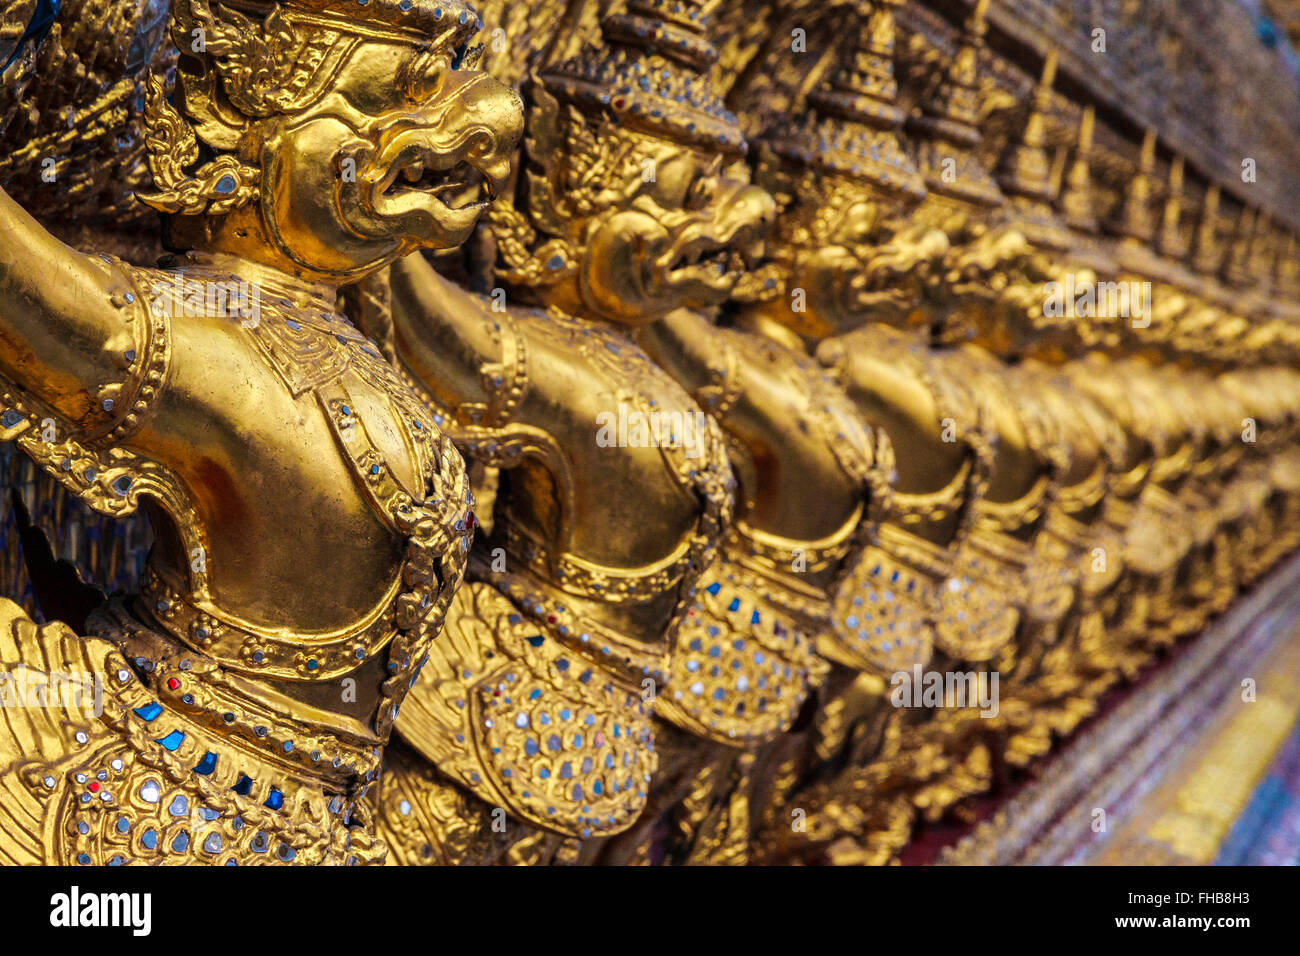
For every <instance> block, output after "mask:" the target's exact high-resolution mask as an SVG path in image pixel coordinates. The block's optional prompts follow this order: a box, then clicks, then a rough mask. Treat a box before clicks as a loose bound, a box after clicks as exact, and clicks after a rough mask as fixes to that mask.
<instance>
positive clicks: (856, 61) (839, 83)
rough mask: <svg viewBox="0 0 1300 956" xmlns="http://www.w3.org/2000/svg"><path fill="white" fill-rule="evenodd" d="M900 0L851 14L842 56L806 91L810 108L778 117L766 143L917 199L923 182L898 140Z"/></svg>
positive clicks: (782, 153)
mask: <svg viewBox="0 0 1300 956" xmlns="http://www.w3.org/2000/svg"><path fill="white" fill-rule="evenodd" d="M899 5H900V3H899V0H876V2H874V3H872V4H871V5H870V8H869V12H868V13H867V15H866V16H865V17H863V18H861V19H860V20H859V21H858V33H857V39H856V43H855V44H854V45H853V48H852V50H851V51H850V55H849V56H848V58H847V60H846V62H844V63H843V64H842V65H840V66H839V67H838V68H837V69H835V70H833V71H832V72H831V75H830V77H829V78H828V79H827V81H826V82H825V83H824V84H823V85H822V86H820V87H819V88H817V89H816V90H814V91H813V92H812V93H810V94H808V106H809V108H810V109H809V111H808V112H807V113H806V114H805V115H803V116H800V117H797V118H793V119H792V120H791V121H790V122H788V123H783V124H781V125H779V126H778V127H777V128H776V129H775V130H774V131H773V132H772V134H771V135H770V136H769V137H768V143H769V144H770V145H771V147H772V150H773V151H774V152H775V153H777V154H778V155H780V156H783V157H785V158H786V159H790V160H794V161H795V162H799V163H803V164H805V165H815V166H820V167H821V168H823V169H826V170H829V171H830V172H834V173H839V174H842V175H847V176H851V177H854V178H855V179H860V180H863V181H866V182H868V183H870V184H871V185H874V186H879V187H881V188H884V189H886V190H889V191H892V192H894V193H901V194H902V195H904V196H907V197H910V198H911V199H914V200H919V199H921V198H922V197H923V196H924V195H925V182H924V180H923V179H922V178H921V175H920V173H918V172H917V170H916V167H915V166H913V165H912V161H911V159H910V158H909V157H908V156H907V154H906V153H904V152H903V149H902V146H901V145H900V144H899V141H898V128H899V127H900V126H901V125H902V122H903V116H904V114H903V111H902V110H901V109H900V108H899V107H898V106H897V105H896V103H895V99H896V97H897V95H898V83H897V81H896V80H895V79H894V34H895V26H894V8H895V7H897V6H899Z"/></svg>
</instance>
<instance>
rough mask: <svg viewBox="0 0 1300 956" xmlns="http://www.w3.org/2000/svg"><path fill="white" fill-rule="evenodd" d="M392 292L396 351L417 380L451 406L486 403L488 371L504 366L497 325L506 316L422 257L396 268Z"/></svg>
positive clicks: (408, 257) (413, 258) (409, 258)
mask: <svg viewBox="0 0 1300 956" xmlns="http://www.w3.org/2000/svg"><path fill="white" fill-rule="evenodd" d="M392 291H393V326H394V331H395V332H396V335H397V351H398V353H399V354H400V355H401V357H402V360H403V361H404V362H405V363H406V364H407V365H408V366H409V367H410V369H411V371H412V372H413V373H414V374H415V376H416V377H417V378H418V379H419V380H420V381H421V382H422V383H424V384H425V386H426V387H427V388H429V389H430V391H431V392H432V393H433V395H434V397H435V398H437V399H438V400H439V401H440V402H442V403H444V404H446V405H447V406H449V407H456V406H458V405H461V404H464V403H466V402H469V403H484V402H487V401H488V400H489V399H490V393H489V390H488V388H487V387H485V381H484V374H483V372H484V369H485V367H487V366H492V365H496V364H498V363H500V362H501V357H502V346H501V334H500V331H499V329H498V325H499V324H500V323H501V322H503V321H506V320H507V316H506V314H505V313H504V312H494V311H493V310H492V307H491V303H490V302H489V301H488V300H486V299H483V298H482V297H480V296H476V295H472V294H471V293H469V292H466V291H465V290H464V289H462V288H460V287H459V286H457V285H456V284H455V283H454V282H451V281H449V280H447V279H444V278H443V277H442V276H440V275H439V274H438V273H437V271H436V270H435V269H434V268H433V266H432V265H430V264H429V263H428V261H426V260H425V258H424V257H423V256H422V255H420V254H418V253H416V254H415V255H411V256H407V257H406V258H405V259H403V260H401V261H400V262H398V263H396V264H395V265H394V266H393V270H392ZM488 378H489V380H490V379H491V376H488Z"/></svg>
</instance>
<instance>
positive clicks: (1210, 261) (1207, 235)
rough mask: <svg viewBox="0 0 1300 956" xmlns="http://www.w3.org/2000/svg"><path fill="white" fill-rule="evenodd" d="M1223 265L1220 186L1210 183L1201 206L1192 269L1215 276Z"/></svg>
mask: <svg viewBox="0 0 1300 956" xmlns="http://www.w3.org/2000/svg"><path fill="white" fill-rule="evenodd" d="M1222 264H1223V244H1222V243H1221V242H1220V241H1219V184H1218V183H1210V185H1209V188H1208V189H1206V191H1205V202H1204V203H1203V204H1202V206H1201V221H1200V222H1199V223H1197V226H1196V247H1195V250H1194V252H1193V256H1192V267H1193V268H1194V269H1196V271H1197V272H1201V273H1204V274H1206V275H1215V274H1216V273H1218V271H1219V267H1220V266H1221V265H1222Z"/></svg>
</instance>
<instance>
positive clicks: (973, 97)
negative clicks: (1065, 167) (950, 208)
mask: <svg viewBox="0 0 1300 956" xmlns="http://www.w3.org/2000/svg"><path fill="white" fill-rule="evenodd" d="M988 8H989V0H979V2H978V3H976V5H975V9H974V10H973V11H972V12H971V15H970V17H968V18H967V20H966V24H965V26H964V27H963V29H962V34H961V37H960V38H959V40H958V42H957V49H956V50H955V51H954V53H953V55H952V58H951V59H950V60H949V61H948V64H947V68H946V70H945V72H944V76H943V78H942V79H941V80H940V81H939V83H938V85H937V86H936V87H935V88H934V90H933V92H932V93H931V94H930V95H929V96H927V97H926V98H925V99H924V100H923V101H922V102H921V105H920V115H918V116H914V117H912V118H911V119H909V120H908V121H907V125H906V129H907V132H908V133H909V134H911V136H912V139H913V141H914V143H915V153H916V161H917V166H918V167H920V170H921V174H922V175H923V176H924V177H925V183H926V185H927V186H928V187H929V188H930V190H931V191H932V192H934V193H937V194H939V195H942V196H951V197H953V198H955V199H960V200H963V201H965V202H970V203H974V204H976V205H980V206H997V205H1000V204H1001V203H1002V200H1003V196H1002V191H1001V190H1000V189H999V188H998V184H997V182H996V181H995V180H994V179H993V177H992V176H991V175H990V174H989V171H988V170H987V169H985V168H984V164H983V163H981V162H980V160H979V157H978V155H977V153H976V149H977V147H978V146H979V144H980V142H981V140H982V139H983V135H982V134H981V133H980V130H979V118H980V117H979V90H978V83H979V52H980V50H981V49H983V46H984V34H985V33H986V32H987V31H988V25H987V23H986V22H985V17H986V15H987V13H988Z"/></svg>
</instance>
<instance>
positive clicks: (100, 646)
mask: <svg viewBox="0 0 1300 956" xmlns="http://www.w3.org/2000/svg"><path fill="white" fill-rule="evenodd" d="M110 648H111V645H109V644H107V643H106V642H104V641H101V640H98V639H96V638H82V637H79V636H78V635H77V634H76V633H75V632H73V631H72V629H71V628H69V627H67V626H66V625H64V624H50V625H46V626H45V627H38V626H37V625H36V623H35V622H34V621H32V619H31V618H30V617H28V616H27V615H26V614H25V613H23V611H22V609H21V608H19V607H18V606H17V605H16V604H14V603H13V602H11V601H7V600H5V599H3V598H0V702H2V703H3V705H4V706H0V865H4V864H9V865H36V864H41V863H51V862H57V861H55V860H53V859H47V856H49V853H48V852H47V851H49V850H50V849H51V848H53V847H54V846H56V844H57V843H58V840H57V835H55V834H51V833H47V832H46V829H47V822H48V821H49V820H51V819H52V815H51V814H50V813H49V812H48V807H47V803H46V800H47V798H46V797H45V793H46V792H48V791H53V790H54V789H55V788H54V787H53V786H50V785H49V783H48V781H54V780H57V779H58V778H59V777H60V774H61V772H66V771H65V768H62V766H61V765H62V764H63V763H64V762H65V761H66V760H67V759H68V758H69V757H70V756H72V755H74V754H76V753H77V752H78V751H80V750H82V749H83V748H84V747H85V746H86V745H87V744H90V745H92V746H93V741H94V740H95V739H96V738H103V737H105V736H106V735H107V734H108V729H107V727H106V726H105V725H104V724H103V723H101V722H100V721H99V720H98V718H97V717H96V716H95V713H94V704H95V698H94V693H93V690H92V688H93V686H94V682H95V681H96V679H97V678H98V679H102V678H101V677H100V675H102V673H103V670H104V666H105V665H104V658H105V654H106V653H108V651H109V650H110ZM73 681H75V682H78V686H80V687H81V688H83V689H84V691H85V692H84V694H82V695H78V694H74V693H60V692H59V691H57V690H55V688H58V687H61V686H63V687H70V686H71V682H73ZM65 682H67V683H65ZM40 687H44V688H46V689H47V692H46V693H45V695H44V697H43V698H41V697H38V696H37V695H38V694H39V693H40V691H39V690H38V688H40ZM78 734H82V735H84V740H83V739H81V738H78V737H77V735H78Z"/></svg>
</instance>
